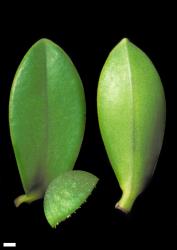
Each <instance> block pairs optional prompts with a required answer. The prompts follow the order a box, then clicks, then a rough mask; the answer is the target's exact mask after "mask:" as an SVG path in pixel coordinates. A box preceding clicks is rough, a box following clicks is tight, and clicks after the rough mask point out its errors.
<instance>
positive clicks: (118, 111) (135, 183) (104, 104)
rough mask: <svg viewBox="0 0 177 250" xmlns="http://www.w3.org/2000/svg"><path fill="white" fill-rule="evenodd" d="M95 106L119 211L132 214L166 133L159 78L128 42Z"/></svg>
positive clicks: (104, 78)
mask: <svg viewBox="0 0 177 250" xmlns="http://www.w3.org/2000/svg"><path fill="white" fill-rule="evenodd" d="M97 105H98V119H99V125H100V130H101V134H102V137H103V141H104V145H105V148H106V151H107V153H108V157H109V160H110V162H111V165H112V167H113V169H114V172H115V174H116V176H117V179H118V181H119V184H120V187H121V189H122V191H123V194H122V198H121V200H120V201H119V202H118V203H117V205H116V207H118V208H120V209H122V210H123V211H126V212H128V211H130V210H131V207H132V205H133V203H134V201H135V199H136V197H137V196H138V195H139V194H140V193H141V192H142V191H143V189H144V187H145V186H146V184H147V181H148V180H149V179H150V177H151V176H152V174H153V172H154V169H155V166H156V163H157V159H158V156H159V153H160V150H161V146H162V142H163V136H164V129H165V96H164V91H163V87H162V84H161V80H160V77H159V75H158V73H157V71H156V69H155V67H154V66H153V64H152V62H151V61H150V59H149V58H148V57H147V56H146V55H145V53H144V52H143V51H141V50H140V49H139V48H137V47H136V46H135V45H134V44H132V43H131V42H129V41H128V39H123V40H122V41H121V42H120V43H119V44H118V45H117V46H116V47H115V48H114V49H113V50H112V51H111V53H110V54H109V56H108V58H107V60H106V62H105V65H104V67H103V69H102V72H101V75H100V79H99V85H98V96H97Z"/></svg>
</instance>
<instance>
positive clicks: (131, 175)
mask: <svg viewBox="0 0 177 250" xmlns="http://www.w3.org/2000/svg"><path fill="white" fill-rule="evenodd" d="M125 50H126V55H127V57H126V58H127V65H128V66H127V70H128V81H129V85H130V103H131V105H130V109H131V111H130V113H131V139H130V140H131V156H129V157H131V158H130V159H131V160H130V165H129V179H128V183H127V184H128V190H126V191H128V192H130V193H131V192H132V187H133V179H134V163H135V162H134V151H135V136H136V135H135V119H134V114H135V103H134V85H133V79H132V71H131V62H130V57H129V51H128V45H127V44H126V46H125Z"/></svg>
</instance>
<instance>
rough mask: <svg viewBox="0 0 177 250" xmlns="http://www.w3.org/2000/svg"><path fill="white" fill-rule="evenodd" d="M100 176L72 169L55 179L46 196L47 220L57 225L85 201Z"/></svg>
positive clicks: (54, 225)
mask: <svg viewBox="0 0 177 250" xmlns="http://www.w3.org/2000/svg"><path fill="white" fill-rule="evenodd" d="M97 182H98V178H97V177H96V176H94V175H92V174H90V173H88V172H85V171H80V170H71V171H68V172H65V173H63V174H61V175H60V176H58V177H57V178H56V179H54V180H53V181H52V182H51V184H50V185H49V186H48V189H47V191H46V193H45V196H44V212H45V216H46V219H47V221H48V222H49V224H50V225H51V226H52V227H56V225H58V224H59V223H60V222H61V221H63V220H65V219H66V218H68V217H70V215H71V214H72V213H73V212H74V211H75V210H76V209H78V208H79V207H80V206H81V205H82V203H84V202H85V201H86V199H87V197H88V196H89V195H90V194H91V192H92V190H93V188H94V187H95V186H96V184H97Z"/></svg>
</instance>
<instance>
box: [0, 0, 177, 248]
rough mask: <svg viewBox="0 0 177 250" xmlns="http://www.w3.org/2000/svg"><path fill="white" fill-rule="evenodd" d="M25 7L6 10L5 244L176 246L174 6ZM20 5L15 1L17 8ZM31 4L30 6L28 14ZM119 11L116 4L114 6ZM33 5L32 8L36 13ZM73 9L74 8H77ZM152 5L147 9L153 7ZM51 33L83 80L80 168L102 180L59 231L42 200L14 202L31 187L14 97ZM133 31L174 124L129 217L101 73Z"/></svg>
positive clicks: (1, 141)
mask: <svg viewBox="0 0 177 250" xmlns="http://www.w3.org/2000/svg"><path fill="white" fill-rule="evenodd" d="M23 7H24V8H23V11H19V12H18V13H17V12H15V11H14V12H13V14H11V13H9V12H8V9H7V10H6V12H5V13H3V10H2V9H1V11H2V13H3V14H4V15H3V18H1V19H2V20H1V23H0V29H1V30H0V35H1V38H0V247H2V242H17V246H18V247H20V246H22V247H23V249H25V248H26V245H28V246H31V247H34V246H50V247H48V249H55V247H57V248H58V249H59V248H61V249H63V248H64V247H65V248H66V249H67V248H68V247H69V246H70V247H72V249H75V248H78V247H80V248H83V249H84V248H85V247H88V246H90V247H91V249H92V248H95V247H96V246H99V248H101V247H102V246H106V244H108V246H109V247H107V248H108V249H115V248H116V247H117V248H119V246H120V245H124V247H125V248H126V246H128V244H131V246H136V247H138V246H140V247H141V249H144V247H145V246H149V247H151V248H153V247H154V246H155V244H156V245H157V246H160V245H164V244H165V243H167V244H168V249H172V248H171V247H170V245H172V244H176V242H175V235H176V231H177V207H176V200H177V184H176V179H177V175H176V156H175V153H176V146H175V141H176V127H177V126H176V125H177V124H176V120H175V117H176V116H177V111H176V87H175V85H176V82H177V77H176V61H175V57H176V44H177V39H176V35H177V29H176V24H175V23H176V21H177V20H176V19H175V16H173V12H172V11H171V10H169V9H167V8H165V10H164V11H163V12H162V9H160V8H159V7H158V8H157V9H154V6H149V7H150V8H149V9H148V10H147V7H148V6H146V5H145V6H144V7H142V9H141V10H140V11H138V10H137V12H134V11H133V9H132V11H131V7H130V8H129V10H130V13H128V12H127V9H126V8H123V9H122V8H121V7H116V6H113V7H115V11H113V10H110V9H109V8H107V9H106V11H105V12H102V10H101V9H100V8H98V9H95V8H94V6H93V7H90V8H88V6H87V5H86V6H82V8H81V9H78V11H77V12H76V11H75V9H72V6H70V5H69V4H68V7H66V8H65V9H63V8H60V7H57V5H56V6H53V5H52V8H49V9H48V10H47V11H46V10H45V12H43V9H39V10H37V9H35V6H32V8H31V9H29V6H28V4H27V6H23ZM11 8H12V10H13V7H12V6H11ZM26 9H28V10H29V12H28V13H27V12H26ZM113 9H114V8H113ZM30 10H31V11H30ZM69 10H70V11H69ZM146 10H147V11H146ZM43 37H45V38H49V39H51V40H53V41H54V42H55V43H57V44H58V45H60V46H61V47H62V48H63V49H64V50H65V51H66V52H67V54H68V55H69V56H70V57H71V59H72V61H73V62H74V64H75V66H76V68H77V69H78V72H79V74H80V76H81V79H82V81H83V85H84V90H85V95H86V102H87V122H86V131H85V136H84V141H83V145H82V148H81V151H80V154H79V157H78V159H77V162H76V165H75V169H82V170H86V171H89V172H91V173H93V174H95V175H97V176H98V177H99V178H100V181H99V183H98V185H97V187H96V189H95V190H94V192H93V194H92V195H91V196H90V197H89V198H88V201H87V203H85V204H84V205H83V206H82V208H81V209H79V210H78V211H77V213H76V214H74V215H72V217H71V218H70V219H68V220H66V221H65V222H63V223H61V224H60V225H59V226H58V227H57V229H52V228H50V226H49V225H48V223H47V221H46V219H45V217H44V213H43V207H42V206H43V203H42V201H37V202H34V203H33V204H31V205H22V206H21V207H19V208H18V209H16V208H15V206H14V203H13V200H14V198H15V197H17V196H18V195H19V194H21V193H23V189H22V185H21V181H20V178H19V174H18V169H17V165H16V161H15V156H14V153H13V149H12V145H11V141H10V136H9V127H8V101H9V93H10V88H11V84H12V80H13V77H14V74H15V71H16V69H17V67H18V65H19V63H20V61H21V59H22V58H23V56H24V54H25V53H26V52H27V50H28V49H29V48H30V47H31V45H32V44H33V43H35V42H36V41H37V40H38V39H40V38H43ZM123 37H128V38H129V39H130V40H131V41H132V42H133V43H135V44H136V45H137V46H138V47H140V48H141V49H142V50H143V51H144V52H146V54H147V55H148V56H149V57H150V58H151V60H152V61H153V62H154V65H155V66H156V68H157V70H158V72H159V74H160V77H161V79H162V82H163V86H164V90H165V94H166V101H167V124H166V132H165V138H164V144H163V148H162V151H161V154H160V158H159V161H158V164H157V169H156V171H155V174H154V177H153V179H152V181H151V183H150V184H149V185H148V187H147V188H146V190H145V191H144V192H143V194H142V195H140V196H139V197H138V199H137V200H136V202H135V204H134V206H133V209H132V212H131V213H130V214H129V215H128V216H127V215H124V214H122V213H121V212H120V211H118V210H116V209H114V205H115V203H116V202H117V201H118V199H119V198H120V196H121V190H120V188H119V185H118V182H117V180H116V177H115V176H114V173H113V171H112V168H111V165H110V163H109V161H108V158H107V155H106V152H105V149H104V146H103V143H102V139H101V136H100V132H99V127H98V121H97V110H96V93H97V83H98V79H99V74H100V71H101V69H102V66H103V64H104V62H105V60H106V58H107V56H108V53H109V52H110V50H111V49H112V48H113V47H114V46H115V45H116V44H117V43H118V42H119V41H120V40H121V39H122V38H123Z"/></svg>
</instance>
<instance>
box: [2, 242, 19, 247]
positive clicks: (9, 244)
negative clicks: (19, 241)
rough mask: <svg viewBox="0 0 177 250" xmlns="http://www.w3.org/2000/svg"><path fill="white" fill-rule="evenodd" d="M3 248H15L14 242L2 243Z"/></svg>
mask: <svg viewBox="0 0 177 250" xmlns="http://www.w3.org/2000/svg"><path fill="white" fill-rule="evenodd" d="M3 247H16V243H15V242H4V243H3Z"/></svg>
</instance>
